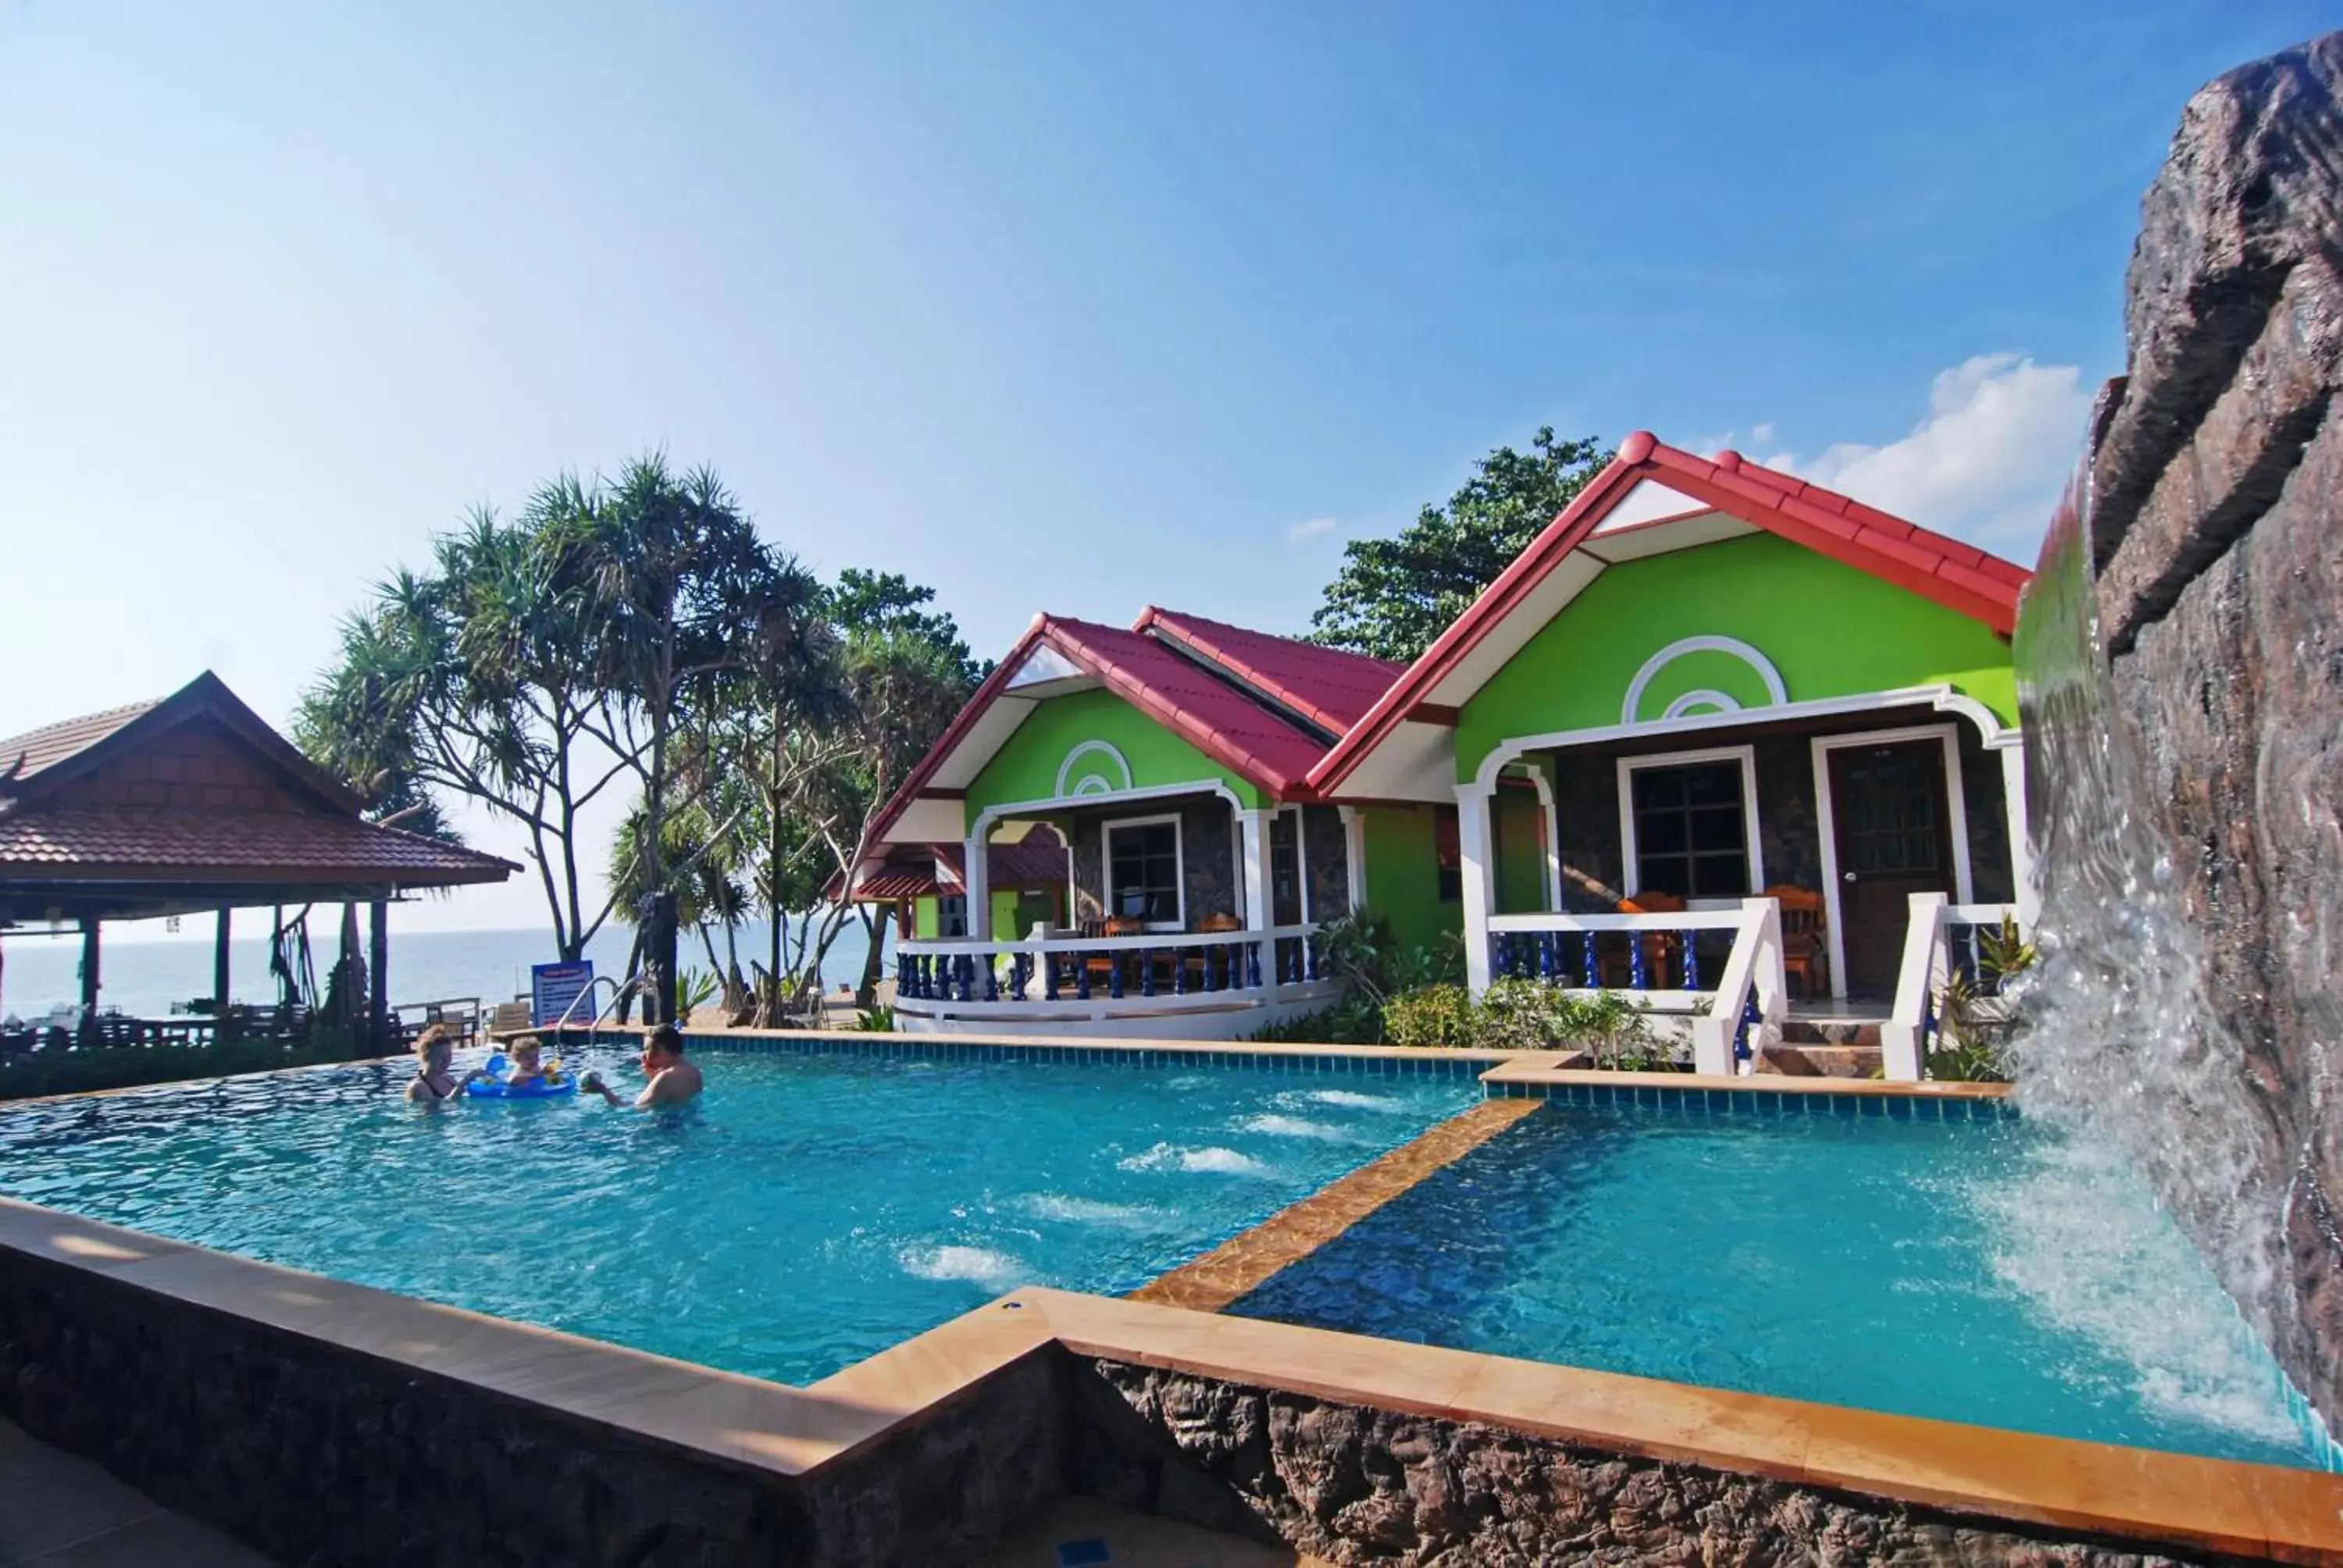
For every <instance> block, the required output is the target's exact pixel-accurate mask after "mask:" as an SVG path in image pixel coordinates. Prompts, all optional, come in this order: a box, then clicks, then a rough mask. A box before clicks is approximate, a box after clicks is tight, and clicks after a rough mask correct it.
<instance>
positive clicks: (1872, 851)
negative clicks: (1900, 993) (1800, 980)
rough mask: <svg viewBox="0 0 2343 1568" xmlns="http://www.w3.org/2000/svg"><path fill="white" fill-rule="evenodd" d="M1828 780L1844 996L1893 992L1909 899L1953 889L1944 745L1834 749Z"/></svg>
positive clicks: (1920, 743) (1902, 742)
mask: <svg viewBox="0 0 2343 1568" xmlns="http://www.w3.org/2000/svg"><path fill="white" fill-rule="evenodd" d="M1830 780H1831V821H1832V834H1833V837H1834V839H1835V840H1836V844H1837V850H1838V878H1839V883H1838V918H1839V933H1840V940H1841V941H1842V942H1843V943H1844V944H1845V953H1846V991H1847V995H1849V996H1851V997H1886V996H1893V995H1894V994H1895V992H1896V968H1897V966H1898V965H1899V964H1901V963H1902V961H1903V959H1904V928H1905V926H1906V923H1907V922H1908V918H1909V915H1910V910H1911V898H1912V895H1913V894H1915V893H1950V892H1952V891H1953V839H1952V824H1951V821H1950V810H1949V809H1948V807H1947V804H1946V799H1945V748H1944V743H1943V742H1942V741H1938V740H1933V739H1931V740H1899V741H1896V742H1895V743H1893V744H1891V745H1885V746H1840V747H1835V748H1833V749H1832V750H1831V752H1830Z"/></svg>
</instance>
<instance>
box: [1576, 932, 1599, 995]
mask: <svg viewBox="0 0 2343 1568" xmlns="http://www.w3.org/2000/svg"><path fill="white" fill-rule="evenodd" d="M1578 967H1579V971H1580V975H1581V977H1582V978H1583V979H1584V980H1585V981H1586V989H1587V990H1595V989H1597V988H1598V987H1600V986H1601V985H1602V983H1603V969H1602V965H1601V964H1600V963H1599V962H1597V961H1596V958H1595V952H1594V932H1593V931H1581V932H1579V933H1578Z"/></svg>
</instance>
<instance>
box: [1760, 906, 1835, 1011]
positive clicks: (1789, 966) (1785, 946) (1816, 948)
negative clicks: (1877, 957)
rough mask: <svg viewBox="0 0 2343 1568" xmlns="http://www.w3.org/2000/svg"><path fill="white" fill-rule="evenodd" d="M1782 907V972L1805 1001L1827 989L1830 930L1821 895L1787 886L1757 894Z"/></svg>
mask: <svg viewBox="0 0 2343 1568" xmlns="http://www.w3.org/2000/svg"><path fill="white" fill-rule="evenodd" d="M1760 897H1763V898H1768V899H1771V900H1774V901H1775V903H1777V904H1779V905H1780V906H1781V907H1782V972H1783V974H1784V976H1785V978H1792V979H1795V980H1796V981H1797V982H1798V986H1799V990H1800V994H1802V995H1804V996H1805V997H1806V998H1807V999H1808V1000H1812V999H1813V998H1815V997H1816V996H1819V995H1821V994H1822V993H1823V992H1825V991H1826V990H1829V989H1830V943H1829V942H1828V941H1827V940H1825V938H1827V936H1828V935H1829V928H1828V925H1827V922H1826V921H1825V918H1824V915H1823V896H1822V895H1821V894H1820V893H1817V892H1814V891H1811V890H1808V889H1805V888H1794V887H1791V886H1789V885H1787V884H1786V883H1785V884H1784V885H1783V886H1780V887H1775V888H1768V889H1766V890H1765V892H1764V893H1763V894H1761V895H1760Z"/></svg>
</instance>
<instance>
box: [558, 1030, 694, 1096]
mask: <svg viewBox="0 0 2343 1568" xmlns="http://www.w3.org/2000/svg"><path fill="white" fill-rule="evenodd" d="M643 1071H644V1072H646V1073H648V1074H649V1076H650V1081H649V1083H647V1084H645V1085H644V1086H643V1091H642V1092H641V1093H640V1094H638V1095H636V1096H635V1097H634V1099H632V1100H631V1101H629V1100H625V1099H622V1098H620V1097H619V1095H618V1092H617V1091H615V1090H613V1089H611V1088H610V1086H609V1085H608V1084H607V1083H604V1082H603V1081H602V1075H601V1074H600V1073H598V1072H588V1073H587V1074H586V1075H585V1076H584V1077H583V1078H580V1079H579V1080H578V1088H579V1089H580V1090H582V1091H585V1092H586V1093H588V1094H598V1095H600V1096H601V1097H602V1098H603V1099H604V1100H605V1101H608V1102H609V1103H610V1104H612V1105H616V1106H620V1107H627V1106H631V1107H632V1108H633V1109H635V1110H637V1111H649V1110H651V1109H653V1108H655V1107H657V1106H661V1105H681V1104H682V1103H683V1102H684V1101H688V1100H692V1099H696V1098H697V1097H698V1096H699V1091H700V1090H701V1088H702V1087H704V1085H703V1084H702V1083H701V1081H700V1077H699V1069H698V1068H697V1067H694V1066H693V1065H692V1064H691V1063H690V1062H689V1061H686V1060H684V1059H683V1031H682V1030H679V1029H677V1028H676V1027H675V1025H673V1024H671V1023H663V1024H661V1025H659V1027H658V1028H657V1029H655V1030H651V1031H650V1033H649V1034H647V1035H645V1036H644V1037H643Z"/></svg>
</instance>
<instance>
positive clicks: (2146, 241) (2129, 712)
mask: <svg viewBox="0 0 2343 1568" xmlns="http://www.w3.org/2000/svg"><path fill="white" fill-rule="evenodd" d="M2141 219H2142V221H2141V232H2140V236H2139V241H2138V245H2137V249H2136V251H2135V253H2134V255H2133V258H2132V264H2131V270H2130V275H2129V279H2128V290H2127V294H2128V297H2127V313H2126V314H2127V328H2128V332H2129V338H2130V353H2129V362H2128V366H2127V374H2126V375H2125V376H2124V377H2122V378H2121V379H2119V380H2117V381H2116V382H2114V383H2111V384H2110V386H2109V387H2108V389H2107V393H2106V395H2105V396H2104V397H2103V398H2102V400H2101V405H2100V410H2099V416H2098V418H2097V421H2096V428H2095V431H2094V438H2093V442H2092V448H2091V452H2090V455H2089V459H2088V461H2089V470H2090V475H2091V479H2092V503H2091V546H2092V560H2093V564H2094V567H2095V568H2096V569H2097V589H2096V597H2097V612H2098V619H2099V626H2100V629H2101V635H2102V638H2103V639H2104V644H2105V647H2106V648H2107V652H2108V654H2109V655H2110V658H2111V665H2112V673H2113V677H2114V682H2115V689H2116V693H2117V702H2118V705H2119V707H2120V708H2121V709H2122V710H2123V712H2124V714H2125V717H2126V719H2127V722H2128V725H2129V727H2130V728H2131V729H2132V730H2133V739H2135V740H2136V741H2137V747H2138V750H2139V752H2140V755H2141V756H2142V757H2143V758H2144V759H2146V763H2147V781H2148V787H2149V796H2150V800H2151V809H2152V810H2153V811H2154V812H2155V813H2156V815H2157V823H2156V826H2157V829H2159V831H2160V835H2161V838H2162V839H2163V841H2164V843H2165V844H2166V845H2167V846H2168V848H2169V850H2170V853H2171V857H2172V861H2173V865H2174V869H2175V872H2176V875H2177V878H2178V879H2179V883H2180V891H2181V895H2182V898H2183V900H2184V902H2185V907H2186V908H2187V911H2188V913H2189V915H2190V917H2191V918H2192V920H2194V922H2195V923H2196V924H2197V927H2198V929H2199V930H2200V931H2201V932H2202V934H2203V938H2204V943H2205V949H2206V959H2205V962H2206V966H2207V970H2208V971H2209V972H2208V973H2207V976H2206V983H2205V986H2204V988H2203V994H2204V997H2205V999H2206V1001H2207V1005H2208V1006H2212V1005H2218V1006H2219V1007H2220V1008H2221V1009H2222V1010H2223V1011H2224V1012H2225V1013H2227V1015H2228V1018H2229V1021H2230V1023H2231V1025H2232V1026H2233V1027H2234V1028H2235V1030H2236V1031H2237V1034H2238V1036H2239V1037H2240V1039H2241V1040H2242V1042H2243V1044H2244V1048H2245V1056H2246V1064H2245V1065H2246V1076H2247V1081H2248V1082H2249V1084H2250V1085H2251V1087H2252V1088H2253V1090H2254V1091H2255V1093H2256V1094H2257V1095H2258V1097H2259V1098H2260V1100H2261V1101H2262V1103H2263V1105H2264V1107H2265V1109H2266V1111H2267V1113H2268V1117H2269V1119H2270V1121H2271V1122H2272V1123H2273V1124H2274V1126H2275V1128H2276V1131H2277V1136H2276V1137H2275V1138H2274V1139H2272V1140H2271V1141H2270V1142H2269V1145H2268V1151H2265V1152H2263V1153H2262V1154H2260V1155H2259V1156H2258V1158H2260V1159H2262V1160H2265V1161H2268V1162H2270V1163H2271V1164H2272V1165H2273V1166H2275V1167H2276V1168H2274V1169H2270V1170H2268V1171H2263V1172H2262V1174H2263V1175H2264V1176H2265V1177H2267V1178H2268V1184H2269V1186H2270V1187H2271V1189H2272V1190H2274V1191H2282V1192H2284V1193H2285V1194H2286V1196H2285V1199H2284V1201H2283V1204H2282V1208H2283V1212H2282V1213H2275V1214H2273V1215H2272V1216H2270V1218H2269V1220H2268V1223H2269V1224H2270V1225H2271V1226H2273V1227H2277V1228H2280V1229H2282V1230H2283V1232H2284V1234H2283V1238H2282V1245H2283V1251H2284V1255H2285V1258H2286V1261H2287V1268H2286V1270H2285V1271H2284V1272H2286V1273H2288V1274H2290V1276H2291V1277H2290V1278H2284V1279H2280V1280H2278V1281H2277V1282H2275V1283H2274V1284H2273V1285H2271V1286H2270V1287H2269V1289H2270V1290H2271V1291H2272V1292H2273V1293H2274V1294H2275V1295H2276V1296H2277V1297H2278V1299H2276V1300H2273V1301H2270V1302H2261V1303H2257V1304H2258V1306H2260V1307H2261V1308H2263V1309H2264V1310H2265V1311H2266V1312H2268V1316H2269V1318H2270V1319H2271V1321H2273V1322H2274V1323H2275V1324H2276V1325H2277V1332H2276V1337H2277V1339H2278V1352H2279V1355H2280V1358H2281V1360H2282V1361H2284V1362H2286V1364H2287V1366H2288V1371H2289V1372H2291V1373H2292V1375H2293V1376H2294V1378H2295V1380H2296V1381H2297V1382H2298V1383H2299V1384H2300V1385H2301V1386H2302V1387H2303V1389H2304V1390H2305V1391H2306V1392H2308V1393H2309V1394H2310V1395H2311V1397H2312V1398H2313V1400H2314V1401H2315V1402H2318V1405H2319V1406H2320V1408H2321V1409H2322V1410H2324V1411H2326V1412H2328V1413H2329V1415H2330V1417H2331V1416H2333V1415H2334V1414H2336V1413H2337V1412H2343V1240H2338V1229H2337V1216H2338V1214H2343V1098H2338V1088H2343V1085H2338V1057H2337V1052H2338V1048H2343V920H2338V913H2343V771H2338V769H2343V527H2339V526H2338V525H2343V405H2338V402H2337V400H2336V398H2335V393H2336V390H2337V388H2338V387H2343V33H2336V34H2330V35H2327V36H2325V37H2322V38H2319V39H2318V40H2316V41H2314V42H2312V43H2309V44H2307V45H2302V46H2300V47H2298V48H2295V49H2290V50H2288V51H2286V52H2284V53H2282V54H2279V55H2274V56H2272V57H2270V58H2269V59H2267V60H2262V61H2258V62H2257V63H2255V64H2253V65H2247V66H2244V67H2241V68H2240V69H2238V70H2236V71H2232V72H2230V73H2229V74H2227V75H2224V76H2222V77H2220V78H2219V79H2217V81H2215V82H2213V83H2211V84H2209V85H2207V86H2206V87H2205V88H2204V89H2203V90H2202V91H2200V92H2199V93H2198V94H2197V95H2196V97H2195V98H2193V99H2192V100H2191V101H2190V102H2189V104H2188V106H2187V110H2186V111H2185V113H2184V114H2183V116H2182V119H2181V125H2180V129H2179V132H2178V134H2177V136H2176V137H2175V138H2174V141H2173V146H2172V150H2171V154H2170V156H2169V158H2168V160H2167V163H2166V165H2165V167H2164V170H2163V172H2162V173H2161V174H2160V175H2159V176H2158V177H2157V180H2156V183H2155V184H2154V186H2151V187H2150V189H2149V191H2148V193H2147V197H2146V198H2145V200H2144V201H2143V203H2142V210H2141Z"/></svg>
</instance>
